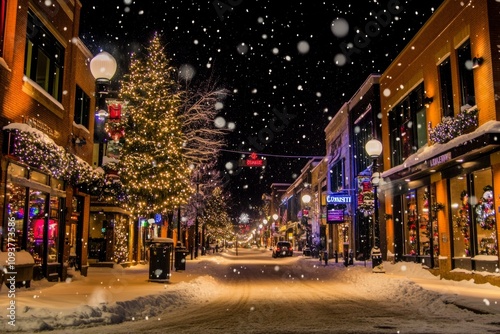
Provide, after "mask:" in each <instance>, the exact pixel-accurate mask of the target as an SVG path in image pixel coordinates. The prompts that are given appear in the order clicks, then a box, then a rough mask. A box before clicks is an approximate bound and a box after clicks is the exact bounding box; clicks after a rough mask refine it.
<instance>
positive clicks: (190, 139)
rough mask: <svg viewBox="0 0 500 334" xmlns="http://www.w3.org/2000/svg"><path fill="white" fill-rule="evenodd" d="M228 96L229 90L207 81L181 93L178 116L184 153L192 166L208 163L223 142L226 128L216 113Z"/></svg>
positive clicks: (214, 156) (227, 130) (223, 121)
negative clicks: (182, 135)
mask: <svg viewBox="0 0 500 334" xmlns="http://www.w3.org/2000/svg"><path fill="white" fill-rule="evenodd" d="M227 95H228V90H226V89H217V88H216V87H215V85H213V84H207V85H206V86H205V87H202V88H199V89H196V90H194V91H193V90H192V89H188V90H187V91H186V92H185V94H184V96H183V97H184V98H183V103H182V108H181V114H180V115H179V116H180V120H181V123H182V131H183V133H184V137H185V141H184V146H183V150H184V152H183V155H184V157H185V158H186V159H187V160H188V162H189V164H190V165H191V166H194V168H200V167H201V166H204V165H208V164H210V161H213V160H214V159H216V158H217V156H218V155H219V152H220V150H221V149H222V148H223V147H224V145H225V144H226V143H225V140H224V136H225V135H226V134H227V133H228V132H229V129H228V128H227V126H226V124H225V120H224V119H223V118H217V114H218V112H219V110H220V109H221V107H222V105H223V101H224V99H225V97H226V96H227ZM219 120H220V122H219ZM216 123H217V124H216Z"/></svg>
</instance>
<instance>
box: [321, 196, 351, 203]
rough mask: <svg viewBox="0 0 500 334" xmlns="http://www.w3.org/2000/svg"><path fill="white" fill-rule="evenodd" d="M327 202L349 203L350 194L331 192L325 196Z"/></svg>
mask: <svg viewBox="0 0 500 334" xmlns="http://www.w3.org/2000/svg"><path fill="white" fill-rule="evenodd" d="M326 203H327V204H348V203H351V196H349V195H346V194H331V195H327V196H326Z"/></svg>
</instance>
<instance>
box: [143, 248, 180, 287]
mask: <svg viewBox="0 0 500 334" xmlns="http://www.w3.org/2000/svg"><path fill="white" fill-rule="evenodd" d="M148 243H149V281H150V282H168V281H169V280H170V275H171V274H170V257H171V256H172V250H173V248H174V240H173V239H170V238H153V239H151V240H149V242H148Z"/></svg>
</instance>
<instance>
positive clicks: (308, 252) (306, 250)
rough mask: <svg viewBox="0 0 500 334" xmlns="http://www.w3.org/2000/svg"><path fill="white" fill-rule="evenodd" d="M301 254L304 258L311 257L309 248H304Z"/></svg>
mask: <svg viewBox="0 0 500 334" xmlns="http://www.w3.org/2000/svg"><path fill="white" fill-rule="evenodd" d="M302 254H304V256H311V249H310V248H309V247H306V248H304V250H303V251H302Z"/></svg>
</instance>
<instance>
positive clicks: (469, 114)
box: [428, 107, 479, 144]
mask: <svg viewBox="0 0 500 334" xmlns="http://www.w3.org/2000/svg"><path fill="white" fill-rule="evenodd" d="M478 113H479V109H477V107H473V108H470V109H467V110H464V111H463V112H461V113H460V114H458V115H457V116H456V117H454V118H453V117H444V118H443V120H442V122H441V123H439V124H437V125H436V126H435V127H434V128H432V127H431V123H430V122H429V125H428V131H429V138H430V139H431V141H432V142H434V143H437V144H444V143H447V142H449V141H450V140H452V139H454V138H456V137H458V136H461V135H463V134H464V133H465V131H466V130H467V129H469V128H471V127H477V125H478Z"/></svg>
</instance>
